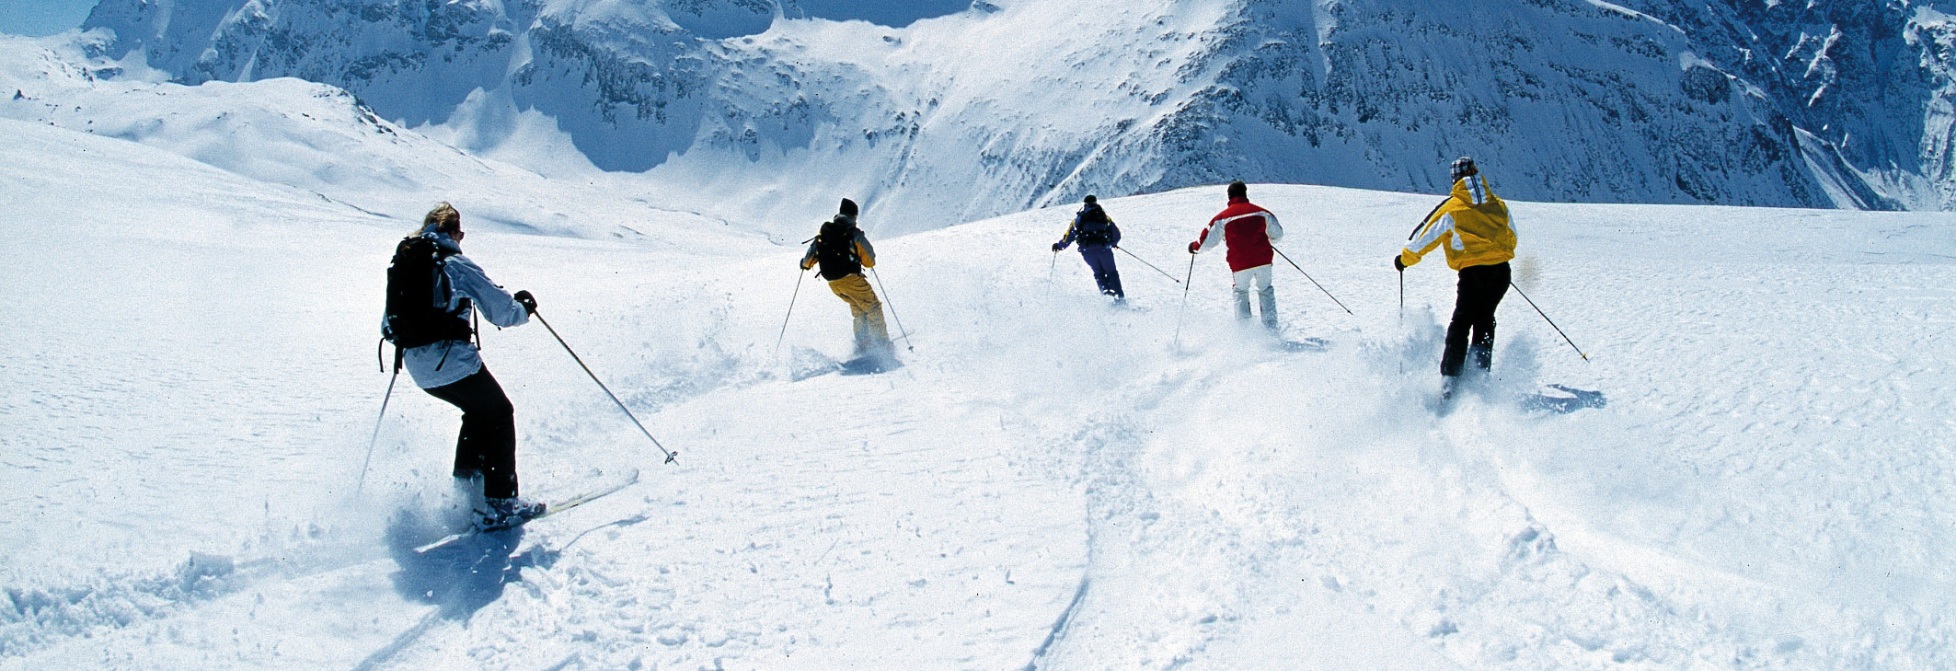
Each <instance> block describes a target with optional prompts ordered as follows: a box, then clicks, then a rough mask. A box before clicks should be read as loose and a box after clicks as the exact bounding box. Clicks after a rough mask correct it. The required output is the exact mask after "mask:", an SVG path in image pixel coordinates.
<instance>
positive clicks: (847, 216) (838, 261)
mask: <svg viewBox="0 0 1956 671" xmlns="http://www.w3.org/2000/svg"><path fill="white" fill-rule="evenodd" d="M856 211H857V210H856V201H853V200H849V199H847V198H844V199H842V206H841V208H840V210H839V211H838V212H837V213H836V215H835V218H833V219H830V220H829V221H828V222H826V223H823V224H822V232H821V233H819V234H817V235H816V236H815V240H814V241H812V242H810V243H809V245H808V253H807V254H803V255H802V257H801V269H802V270H808V269H809V268H813V267H815V266H816V265H817V264H820V265H821V266H822V271H821V275H822V277H823V278H824V279H827V280H828V281H829V290H830V291H833V292H835V295H836V296H837V297H839V298H841V299H842V300H843V302H845V303H848V304H849V314H850V316H851V317H852V318H853V319H854V325H855V332H856V354H855V355H856V356H857V357H869V356H873V357H877V358H879V359H885V360H893V359H894V357H893V356H892V350H893V349H894V348H893V347H892V346H891V344H890V330H889V327H888V326H886V325H884V322H883V302H882V301H879V300H877V299H876V291H875V290H874V289H871V288H870V286H869V280H866V279H863V269H864V268H875V267H876V248H874V247H871V246H870V245H869V238H868V237H866V236H864V235H863V231H862V229H860V228H857V227H856Z"/></svg>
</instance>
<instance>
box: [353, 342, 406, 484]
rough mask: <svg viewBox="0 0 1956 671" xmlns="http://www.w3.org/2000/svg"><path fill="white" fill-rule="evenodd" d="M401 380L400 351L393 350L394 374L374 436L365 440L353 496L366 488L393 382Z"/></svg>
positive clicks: (391, 397)
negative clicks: (365, 451) (365, 444)
mask: <svg viewBox="0 0 1956 671" xmlns="http://www.w3.org/2000/svg"><path fill="white" fill-rule="evenodd" d="M399 379H401V350H400V348H395V349H394V374H393V375H390V376H388V378H387V393H386V394H385V395H383V396H381V397H380V416H379V417H377V418H375V419H374V435H373V437H372V438H369V439H367V458H366V459H365V460H363V461H361V462H360V481H359V482H358V483H356V484H354V485H353V495H354V496H359V495H360V490H362V489H365V488H366V486H367V467H368V466H371V465H373V463H374V446H375V445H378V444H380V426H381V424H382V423H384V422H386V421H387V402H388V401H392V400H394V381H396V380H399Z"/></svg>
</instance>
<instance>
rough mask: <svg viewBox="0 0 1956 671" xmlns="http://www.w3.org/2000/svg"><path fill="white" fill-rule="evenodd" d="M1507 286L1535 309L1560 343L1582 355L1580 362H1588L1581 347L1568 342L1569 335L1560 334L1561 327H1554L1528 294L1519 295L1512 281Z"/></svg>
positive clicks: (1571, 341)
mask: <svg viewBox="0 0 1956 671" xmlns="http://www.w3.org/2000/svg"><path fill="white" fill-rule="evenodd" d="M1508 286H1510V287H1514V290H1515V294H1516V295H1519V296H1521V299H1522V300H1524V301H1528V307H1531V308H1535V314H1538V315H1541V316H1542V321H1545V322H1548V325H1549V328H1552V329H1555V333H1556V335H1560V336H1562V342H1566V343H1569V347H1570V348H1571V349H1574V350H1576V353H1577V354H1581V355H1582V360H1583V361H1588V360H1589V355H1588V354H1583V351H1582V348H1581V347H1576V341H1574V340H1570V339H1569V334H1567V333H1563V332H1562V327H1560V326H1556V325H1555V320H1553V319H1549V316H1548V313H1546V312H1543V311H1542V307H1541V306H1539V305H1536V304H1535V301H1533V300H1530V299H1529V298H1528V294H1524V293H1521V287H1518V286H1515V283H1514V281H1513V280H1509V281H1508Z"/></svg>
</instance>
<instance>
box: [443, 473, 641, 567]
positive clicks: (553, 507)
mask: <svg viewBox="0 0 1956 671" xmlns="http://www.w3.org/2000/svg"><path fill="white" fill-rule="evenodd" d="M635 484H638V469H636V468H634V469H632V472H631V474H630V475H627V476H626V477H624V478H623V479H621V480H619V481H618V482H614V483H611V484H608V485H605V486H604V487H602V488H599V489H595V490H592V491H589V492H585V493H582V494H577V495H575V496H571V497H569V498H565V499H562V500H558V501H550V502H546V503H544V507H543V512H542V513H541V514H538V515H537V516H536V517H532V518H530V519H527V520H523V521H521V522H518V523H516V524H512V525H509V526H506V527H498V528H495V529H483V528H480V527H476V526H473V525H471V526H470V527H469V528H467V529H463V530H461V531H458V532H455V533H452V534H449V535H447V536H443V537H441V538H438V539H435V540H434V541H432V542H429V543H427V544H425V545H422V546H420V547H417V548H415V549H414V551H415V553H417V554H426V553H427V552H428V551H429V550H433V549H435V548H439V547H442V546H444V545H449V544H452V543H455V542H457V541H460V540H463V539H466V538H470V537H472V536H475V535H476V534H482V533H495V532H498V531H506V530H509V529H514V528H516V527H520V526H523V525H525V524H529V523H531V522H535V521H537V520H540V519H543V518H546V517H550V516H551V515H555V514H557V513H561V512H564V511H566V510H570V509H572V508H576V507H578V506H581V505H584V504H586V503H590V502H592V501H596V500H598V499H602V498H604V497H607V496H610V495H612V494H616V493H618V492H620V491H623V490H624V489H625V488H626V487H630V486H632V485H635Z"/></svg>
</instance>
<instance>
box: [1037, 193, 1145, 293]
mask: <svg viewBox="0 0 1956 671" xmlns="http://www.w3.org/2000/svg"><path fill="white" fill-rule="evenodd" d="M1073 243H1079V245H1080V258H1081V259H1083V260H1085V261H1086V262H1087V267H1088V268H1091V269H1093V281H1094V283H1095V284H1098V285H1100V293H1101V294H1102V295H1105V296H1113V297H1114V302H1115V303H1123V302H1126V301H1127V294H1126V292H1123V291H1121V271H1120V269H1118V268H1115V267H1114V247H1115V246H1117V245H1119V244H1121V228H1120V227H1119V226H1115V225H1114V219H1113V218H1112V217H1109V216H1107V211H1106V210H1103V209H1100V203H1098V202H1095V200H1094V197H1093V196H1087V199H1086V203H1085V206H1083V207H1081V208H1080V212H1079V214H1075V215H1073V225H1072V226H1069V227H1067V229H1066V235H1065V236H1064V237H1061V238H1060V241H1059V242H1055V243H1053V251H1054V252H1058V251H1059V250H1062V249H1066V246H1067V245H1069V244H1073Z"/></svg>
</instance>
